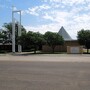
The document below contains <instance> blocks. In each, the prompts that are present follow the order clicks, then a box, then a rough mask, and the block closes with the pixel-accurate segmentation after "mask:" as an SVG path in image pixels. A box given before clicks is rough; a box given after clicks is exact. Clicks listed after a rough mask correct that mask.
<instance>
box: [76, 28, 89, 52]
mask: <svg viewBox="0 0 90 90" xmlns="http://www.w3.org/2000/svg"><path fill="white" fill-rule="evenodd" d="M77 38H78V41H79V43H80V45H85V47H86V48H87V53H88V52H89V49H90V30H84V29H82V30H81V31H79V32H78V36H77Z"/></svg>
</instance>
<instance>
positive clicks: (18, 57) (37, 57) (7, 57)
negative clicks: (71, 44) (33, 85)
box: [0, 53, 90, 62]
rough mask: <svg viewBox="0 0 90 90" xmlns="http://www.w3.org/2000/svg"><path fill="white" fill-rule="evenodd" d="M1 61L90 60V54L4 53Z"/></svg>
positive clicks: (0, 56) (0, 58)
mask: <svg viewBox="0 0 90 90" xmlns="http://www.w3.org/2000/svg"><path fill="white" fill-rule="evenodd" d="M0 61H43V62H45V61H48V62H90V55H89V54H20V53H16V54H11V53H9V54H2V55H0Z"/></svg>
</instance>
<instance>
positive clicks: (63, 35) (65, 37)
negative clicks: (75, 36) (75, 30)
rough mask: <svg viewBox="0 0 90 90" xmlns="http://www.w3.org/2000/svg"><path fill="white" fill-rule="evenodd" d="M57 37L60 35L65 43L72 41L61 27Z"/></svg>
mask: <svg viewBox="0 0 90 90" xmlns="http://www.w3.org/2000/svg"><path fill="white" fill-rule="evenodd" d="M58 34H59V35H61V36H62V37H63V38H64V40H65V41H70V40H72V38H71V37H70V35H69V34H68V33H67V32H66V30H65V29H64V27H63V26H62V27H61V29H60V30H59V32H58Z"/></svg>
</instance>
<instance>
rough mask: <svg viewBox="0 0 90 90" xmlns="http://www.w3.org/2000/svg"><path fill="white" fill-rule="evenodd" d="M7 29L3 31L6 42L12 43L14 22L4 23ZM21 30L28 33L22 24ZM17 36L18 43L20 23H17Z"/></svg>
mask: <svg viewBox="0 0 90 90" xmlns="http://www.w3.org/2000/svg"><path fill="white" fill-rule="evenodd" d="M3 27H4V28H5V30H3V31H2V33H3V35H4V43H9V42H10V43H12V23H4V25H3ZM21 32H22V33H26V29H25V28H24V27H23V26H22V25H21ZM15 37H16V39H15V40H16V44H17V42H18V23H15Z"/></svg>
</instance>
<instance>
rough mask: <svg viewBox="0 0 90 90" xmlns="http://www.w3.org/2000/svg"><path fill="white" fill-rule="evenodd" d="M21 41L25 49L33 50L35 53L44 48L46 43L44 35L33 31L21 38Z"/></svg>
mask: <svg viewBox="0 0 90 90" xmlns="http://www.w3.org/2000/svg"><path fill="white" fill-rule="evenodd" d="M19 41H20V44H21V45H22V46H23V47H28V48H30V49H33V50H34V53H36V51H37V50H38V49H39V47H40V46H41V47H42V45H43V44H44V42H45V40H44V38H43V35H42V34H40V33H39V32H31V31H29V32H27V33H26V34H22V36H21V37H19Z"/></svg>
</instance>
